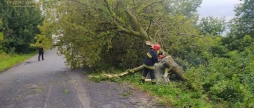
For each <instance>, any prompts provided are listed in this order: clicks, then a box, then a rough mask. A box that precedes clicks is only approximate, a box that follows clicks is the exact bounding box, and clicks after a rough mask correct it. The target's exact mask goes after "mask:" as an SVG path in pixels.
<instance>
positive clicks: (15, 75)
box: [0, 49, 165, 108]
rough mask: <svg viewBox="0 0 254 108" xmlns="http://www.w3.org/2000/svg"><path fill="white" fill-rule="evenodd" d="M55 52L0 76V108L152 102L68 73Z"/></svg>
mask: <svg viewBox="0 0 254 108" xmlns="http://www.w3.org/2000/svg"><path fill="white" fill-rule="evenodd" d="M56 52H57V50H56V49H53V50H49V51H47V52H45V54H44V58H45V60H43V61H42V60H41V61H38V58H37V57H38V55H36V56H34V57H31V58H30V59H28V60H26V61H25V62H23V63H21V64H19V65H17V66H14V67H13V68H11V69H9V70H7V71H5V72H2V73H1V74H0V108H148V107H149V108H150V107H153V108H154V107H165V106H158V104H157V102H156V101H155V99H154V98H152V97H149V96H147V95H146V94H145V93H143V92H141V91H139V90H137V89H135V88H134V87H130V86H127V85H123V84H121V85H120V84H117V83H111V82H100V83H96V82H92V81H89V80H87V77H86V76H85V75H84V72H85V71H84V70H71V69H69V68H68V67H66V66H65V64H64V61H65V59H64V57H62V56H58V55H57V54H56Z"/></svg>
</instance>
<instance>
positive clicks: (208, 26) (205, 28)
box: [199, 16, 226, 36]
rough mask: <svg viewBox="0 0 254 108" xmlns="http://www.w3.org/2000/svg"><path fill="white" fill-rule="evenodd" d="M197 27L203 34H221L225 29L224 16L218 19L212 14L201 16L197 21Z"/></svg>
mask: <svg viewBox="0 0 254 108" xmlns="http://www.w3.org/2000/svg"><path fill="white" fill-rule="evenodd" d="M199 28H200V31H201V33H202V34H203V35H206V34H209V35H212V36H218V35H222V33H223V32H225V30H226V22H225V18H221V19H219V18H214V17H212V16H209V17H205V18H202V19H201V20H200V22H199Z"/></svg>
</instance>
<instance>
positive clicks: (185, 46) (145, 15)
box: [0, 0, 254, 108]
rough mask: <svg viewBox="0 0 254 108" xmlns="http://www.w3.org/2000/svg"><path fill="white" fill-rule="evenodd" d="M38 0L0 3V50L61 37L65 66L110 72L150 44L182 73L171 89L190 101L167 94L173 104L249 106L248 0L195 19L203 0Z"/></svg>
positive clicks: (252, 2) (252, 66) (253, 51)
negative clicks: (37, 0)
mask: <svg viewBox="0 0 254 108" xmlns="http://www.w3.org/2000/svg"><path fill="white" fill-rule="evenodd" d="M41 2H42V3H41V5H40V6H38V7H33V8H30V7H29V8H28V7H27V8H25V7H24V8H17V7H13V6H12V5H10V4H7V2H6V1H5V0H3V1H0V19H1V21H0V53H28V52H29V51H31V50H35V49H34V47H36V46H38V45H43V46H44V47H45V48H47V49H49V48H51V47H52V39H51V36H52V35H53V34H55V35H60V34H63V35H64V36H63V37H61V38H60V40H61V41H60V43H59V47H58V50H59V54H62V55H64V56H65V57H66V64H68V65H69V66H71V67H72V68H82V67H87V66H91V65H92V66H93V67H94V68H96V69H100V70H103V71H107V72H111V71H110V70H112V69H113V70H126V69H131V68H135V67H137V66H140V65H142V63H143V59H144V55H145V54H146V51H147V50H148V48H149V47H148V46H147V45H146V44H145V41H152V42H154V43H159V44H161V46H162V48H163V51H165V52H166V53H167V54H169V55H171V56H172V57H173V58H174V59H175V60H176V61H177V63H178V64H179V65H180V66H182V67H183V69H184V71H185V72H184V74H185V75H186V76H187V78H188V82H185V83H183V82H174V84H172V85H175V86H174V87H175V89H171V90H181V91H179V92H180V94H181V93H183V92H185V93H189V94H191V98H188V99H189V100H184V99H182V100H181V102H182V103H179V102H180V101H176V100H173V99H172V100H170V101H169V102H171V104H172V105H173V106H185V107H190V106H192V107H205V106H207V107H234V108H241V107H242V108H243V107H244V108H251V107H254V84H253V81H254V43H253V42H254V8H253V7H254V0H243V3H242V4H239V5H237V6H236V7H235V12H236V14H235V17H234V19H232V20H230V21H229V22H226V21H225V19H224V18H214V17H212V16H209V17H205V18H199V14H198V13H197V8H198V7H199V6H200V4H201V3H202V0H44V1H41ZM39 42H42V43H39ZM101 72H102V71H101ZM137 77H139V76H137ZM181 83H183V84H181ZM171 87H172V86H171ZM167 95H172V94H167ZM169 97H170V96H169ZM191 99H193V100H194V99H197V100H204V101H200V102H197V101H192V100H191ZM174 102H175V103H174ZM186 102H190V103H188V105H187V104H186ZM202 102H203V103H202Z"/></svg>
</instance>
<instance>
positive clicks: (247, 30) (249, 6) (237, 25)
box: [223, 0, 254, 51]
mask: <svg viewBox="0 0 254 108" xmlns="http://www.w3.org/2000/svg"><path fill="white" fill-rule="evenodd" d="M243 1H244V2H243V3H241V4H239V5H238V6H237V7H236V8H235V12H236V16H235V18H234V19H233V20H232V21H231V29H230V33H229V34H228V37H227V38H225V39H224V40H223V42H224V45H227V47H228V48H229V49H230V50H239V51H243V49H244V47H248V46H250V43H249V44H248V43H242V42H243V41H244V37H245V36H247V35H249V36H251V37H252V38H253V37H254V29H253V28H254V20H253V19H254V14H253V13H254V8H253V7H254V1H253V0H243Z"/></svg>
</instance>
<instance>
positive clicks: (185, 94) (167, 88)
mask: <svg viewBox="0 0 254 108" xmlns="http://www.w3.org/2000/svg"><path fill="white" fill-rule="evenodd" d="M93 75H95V74H94V73H93ZM100 78H101V79H103V77H101V76H99V77H98V78H94V79H91V80H93V81H100V80H101V79H100ZM140 78H141V73H140V72H139V73H134V74H131V75H127V76H125V77H122V78H113V79H106V80H110V81H114V82H119V83H121V82H122V83H123V82H124V83H126V82H127V83H128V84H131V85H134V86H135V87H136V88H138V89H140V90H142V91H144V92H146V93H148V94H150V95H152V96H154V97H157V98H158V99H159V100H158V101H159V103H158V104H159V105H162V106H170V107H171V108H212V107H218V108H223V105H219V104H215V103H213V102H212V101H211V100H210V99H209V98H208V95H207V94H203V93H200V92H198V91H193V90H190V89H189V88H188V86H187V85H186V84H185V83H183V82H171V83H170V84H157V85H152V84H151V82H146V83H145V84H140ZM115 79H117V80H115Z"/></svg>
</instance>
